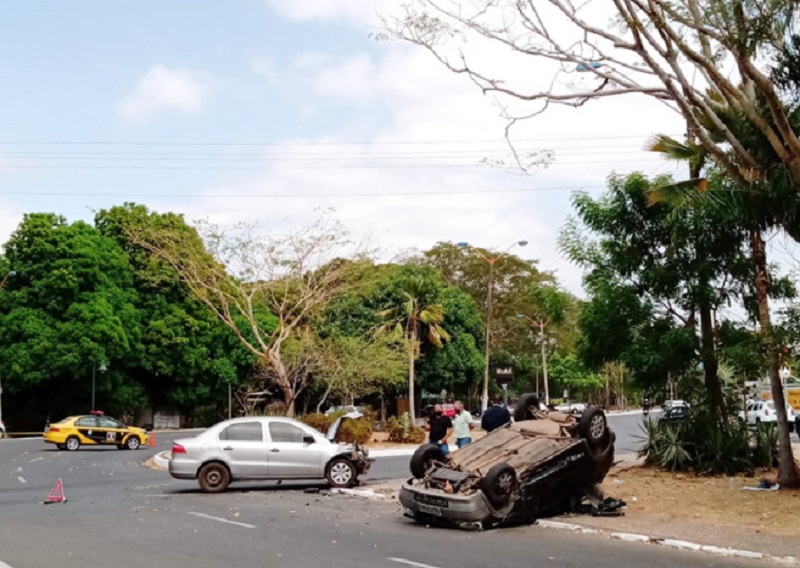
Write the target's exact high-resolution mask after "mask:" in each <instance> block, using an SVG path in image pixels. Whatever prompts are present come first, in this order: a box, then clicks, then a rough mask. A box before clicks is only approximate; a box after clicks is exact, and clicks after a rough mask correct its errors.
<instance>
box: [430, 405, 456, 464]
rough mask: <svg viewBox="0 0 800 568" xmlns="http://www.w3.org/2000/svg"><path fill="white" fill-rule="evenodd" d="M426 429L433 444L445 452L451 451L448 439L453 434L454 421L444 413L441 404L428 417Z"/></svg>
mask: <svg viewBox="0 0 800 568" xmlns="http://www.w3.org/2000/svg"><path fill="white" fill-rule="evenodd" d="M425 429H426V430H428V440H429V441H430V443H431V444H435V445H437V446H439V447H440V448H441V449H442V451H443V452H444V453H445V454H447V453H449V452H450V448H448V446H447V439H448V438H449V437H450V436H451V435H452V434H453V421H452V420H450V418H449V417H448V416H445V415H444V412H442V405H441V404H437V405H436V406H434V407H433V414H431V416H430V417H429V418H428V423H427V424H426V425H425Z"/></svg>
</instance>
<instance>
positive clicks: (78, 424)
mask: <svg viewBox="0 0 800 568" xmlns="http://www.w3.org/2000/svg"><path fill="white" fill-rule="evenodd" d="M44 441H45V443H47V444H55V445H56V447H57V448H58V449H59V450H68V451H70V452H74V451H75V450H77V449H79V448H80V447H81V446H96V445H100V446H116V447H117V448H119V449H120V450H138V449H139V448H140V447H141V446H144V445H145V444H147V441H148V436H147V432H145V431H144V430H143V429H142V428H136V427H134V426H126V425H125V424H123V423H122V422H120V421H119V420H116V419H114V418H111V417H110V416H104V415H103V413H102V412H100V411H93V412H92V413H91V414H87V415H84V416H70V417H69V418H64V419H63V420H60V421H59V422H54V423H52V424H49V425H48V426H47V427H46V428H45V432H44Z"/></svg>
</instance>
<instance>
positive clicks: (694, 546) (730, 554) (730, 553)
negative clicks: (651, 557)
mask: <svg viewBox="0 0 800 568" xmlns="http://www.w3.org/2000/svg"><path fill="white" fill-rule="evenodd" d="M536 524H537V525H538V526H540V527H542V528H545V529H552V530H561V531H569V532H574V533H580V534H593V535H602V536H607V537H608V538H611V539H614V540H622V541H625V542H639V543H645V544H655V545H658V546H666V547H668V548H674V549H676V550H686V551H690V552H705V553H707V554H713V555H715V556H724V557H727V558H750V559H753V560H771V561H772V562H778V563H780V564H783V565H785V566H800V558H796V557H794V556H773V555H771V554H766V553H764V552H753V551H750V550H737V549H735V548H723V547H719V546H709V545H705V544H698V543H696V542H689V541H686V540H675V539H669V538H657V537H653V536H647V535H643V534H632V533H617V532H608V531H604V530H600V529H592V528H589V527H584V526H582V525H578V524H574V523H562V522H558V521H547V520H539V521H536Z"/></svg>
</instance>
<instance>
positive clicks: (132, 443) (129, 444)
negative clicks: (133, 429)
mask: <svg viewBox="0 0 800 568" xmlns="http://www.w3.org/2000/svg"><path fill="white" fill-rule="evenodd" d="M141 446H142V441H141V440H140V439H139V436H136V435H131V436H128V439H127V440H125V447H126V448H128V449H129V450H138V449H139V448H140V447H141Z"/></svg>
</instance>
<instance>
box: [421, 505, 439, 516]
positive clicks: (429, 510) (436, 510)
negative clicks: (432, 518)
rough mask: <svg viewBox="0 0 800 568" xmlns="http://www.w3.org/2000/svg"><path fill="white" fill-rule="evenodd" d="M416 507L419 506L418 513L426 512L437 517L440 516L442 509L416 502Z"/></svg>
mask: <svg viewBox="0 0 800 568" xmlns="http://www.w3.org/2000/svg"><path fill="white" fill-rule="evenodd" d="M417 507H419V512H420V513H427V514H429V515H436V516H437V517H441V516H442V509H441V508H439V507H434V506H433V505H426V504H424V503H418V504H417Z"/></svg>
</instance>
